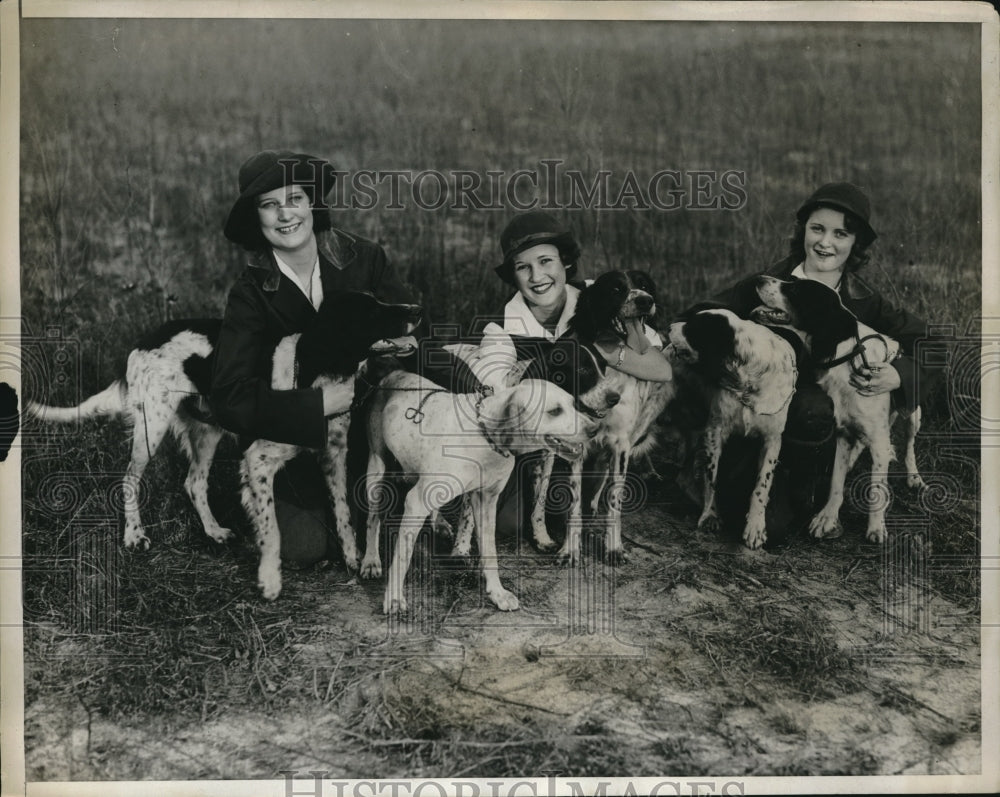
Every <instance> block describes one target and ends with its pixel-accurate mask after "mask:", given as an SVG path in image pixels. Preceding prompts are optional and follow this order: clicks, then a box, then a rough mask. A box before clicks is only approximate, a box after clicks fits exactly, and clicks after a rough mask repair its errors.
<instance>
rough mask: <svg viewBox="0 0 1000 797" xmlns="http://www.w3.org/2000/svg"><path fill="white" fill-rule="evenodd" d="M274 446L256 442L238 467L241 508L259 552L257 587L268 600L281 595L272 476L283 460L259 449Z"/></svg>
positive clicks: (276, 518)
mask: <svg viewBox="0 0 1000 797" xmlns="http://www.w3.org/2000/svg"><path fill="white" fill-rule="evenodd" d="M274 445H275V444H274V443H267V442H266V441H257V442H256V443H254V444H253V445H251V446H250V448H248V449H247V450H246V452H245V453H244V454H243V462H242V464H241V467H240V473H241V475H242V478H243V506H244V508H245V509H246V511H247V513H248V514H249V515H250V520H251V522H252V523H253V527H254V530H255V531H256V534H257V547H258V548H259V549H260V565H259V566H258V567H257V586H258V587H260V591H261V594H263V596H264V598H266V599H267V600H269V601H273V600H274V599H275V598H277V597H278V595H279V594H280V593H281V536H280V535H281V532H280V530H279V528H278V517H277V515H276V514H275V510H274V475H275V473H277V472H278V470H279V469H280V467H281V464H282V463H283V462H284V461H285V460H284V459H280V458H277V457H273V456H268V454H267V453H265V452H264V451H263V450H262V447H263V446H274Z"/></svg>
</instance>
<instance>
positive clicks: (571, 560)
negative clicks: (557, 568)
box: [556, 544, 582, 567]
mask: <svg viewBox="0 0 1000 797" xmlns="http://www.w3.org/2000/svg"><path fill="white" fill-rule="evenodd" d="M581 558H582V557H581V555H580V546H579V545H566V544H563V547H562V548H560V549H559V551H558V552H557V553H556V560H557V561H558V562H559V563H560V564H562V565H565V566H566V567H579V566H580V561H581Z"/></svg>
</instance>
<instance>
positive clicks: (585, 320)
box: [569, 285, 600, 343]
mask: <svg viewBox="0 0 1000 797" xmlns="http://www.w3.org/2000/svg"><path fill="white" fill-rule="evenodd" d="M596 310H597V308H596V292H595V289H594V285H588V286H587V287H586V288H584V289H583V290H581V291H580V295H579V296H578V297H577V300H576V312H575V313H573V317H572V318H571V319H570V320H569V328H570V329H572V330H573V331H574V332H576V334H577V335H578V336H579V338H580V340H582V341H584V342H586V343H593V342H594V341H595V340H596V339H597V335H598V333H599V331H600V328H599V326H598V321H597V313H596Z"/></svg>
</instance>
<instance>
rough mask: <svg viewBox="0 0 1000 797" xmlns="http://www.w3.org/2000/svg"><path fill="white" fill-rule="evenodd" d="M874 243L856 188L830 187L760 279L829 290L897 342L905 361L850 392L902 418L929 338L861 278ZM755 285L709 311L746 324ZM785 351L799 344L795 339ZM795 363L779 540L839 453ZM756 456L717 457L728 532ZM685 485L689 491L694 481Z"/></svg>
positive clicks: (819, 192) (772, 523)
mask: <svg viewBox="0 0 1000 797" xmlns="http://www.w3.org/2000/svg"><path fill="white" fill-rule="evenodd" d="M877 237H878V236H877V234H876V232H875V230H874V229H873V227H872V224H871V203H870V201H869V199H868V196H867V195H866V194H865V192H864V191H862V190H861V189H860V188H858V187H857V186H856V185H853V184H852V183H846V182H837V183H827V184H825V185H823V186H820V187H819V188H818V189H816V191H814V192H813V193H812V194H811V195H810V196H809V197H808V198H807V199H806V200H805V202H803V203H802V205H801V206H800V207H799V209H798V211H797V212H796V214H795V228H794V232H793V234H792V237H791V240H790V246H789V253H788V256H787V257H785V258H784V259H783V260H781V261H779V262H778V263H776V264H774V265H773V266H771V268H769V269H768V270H767V271H765V272H764V273H766V274H769V275H771V276H774V277H778V278H779V279H783V280H791V279H811V280H817V281H819V282H822V283H824V284H826V285H828V286H830V287H831V288H833V289H834V290H836V291H837V293H838V294H839V295H840V299H841V301H842V302H843V304H844V306H845V307H846V308H847V309H848V310H850V311H851V312H852V313H854V315H855V316H856V317H857V318H858V320H859V321H861V322H862V323H864V324H867V325H868V326H870V327H872V328H873V329H874V330H875V331H876V332H880V333H882V334H884V335H889V336H890V337H892V338H895V339H896V340H897V341H899V343H900V345H901V347H902V351H903V354H902V355H901V356H900V357H898V358H897V359H896V360H895V361H893V362H892V363H891V364H888V363H887V364H882V365H881V366H879V367H878V368H874V369H861V370H860V373H858V374H856V375H855V376H854V377H853V378H852V383H853V384H854V387H855V388H856V389H857V390H858V392H859V393H862V394H863V395H876V394H879V393H891V400H892V407H893V409H894V410H896V411H899V412H901V413H903V414H904V415H908V414H909V413H911V412H913V410H914V409H915V408H916V407H917V406H919V404H920V401H921V396H922V395H923V396H926V395H927V391H928V389H929V388H930V387H931V386H932V385H933V384H934V382H935V379H934V377H935V376H936V374H935V373H934V372H932V371H930V370H928V369H926V368H918V367H917V364H916V362H915V360H914V356H913V355H914V350H915V347H916V342H917V341H918V340H919V339H921V338H923V337H926V335H927V325H926V323H925V322H924V321H922V320H921V319H919V318H917V317H916V316H914V315H912V314H911V313H909V312H907V311H906V310H904V309H902V308H897V307H895V306H894V305H893V304H892V303H891V302H889V301H888V300H887V299H885V298H884V297H883V296H881V295H880V294H879V292H878V291H876V290H875V289H874V288H873V287H872V286H871V285H869V284H868V283H867V282H865V281H864V280H863V279H862V278H861V277H860V276H859V275H858V272H859V271H860V270H861V269H862V268H863V267H864V266H865V265H866V264H867V263H868V261H869V257H870V256H869V253H868V249H869V247H870V246H871V245H872V243H874V241H875V239H876V238H877ZM757 276H758V274H757V273H755V274H753V275H752V276H750V277H748V278H746V279H744V280H741V281H740V282H738V283H737V284H736V285H734V286H732V287H730V288H728V289H726V290H724V291H722V292H721V293H718V294H716V296H714V297H713V299H712V301H713V303H720V304H723V305H725V306H728V307H730V308H731V309H732V310H734V311H735V312H736V313H737V314H738V315H740V316H741V317H743V318H748V317H749V316H750V314H751V312H752V311H753V310H754V308H756V307H757V306H758V305H759V304H760V299H759V298H758V296H757V289H756V279H757ZM790 342H792V343H793V345H797V344H798V341H797V339H795V338H793V339H792V340H791V341H790ZM797 356H798V357H799V381H798V384H797V386H796V392H795V394H794V396H793V397H792V401H791V404H790V405H789V409H788V421H787V423H786V426H785V433H784V436H783V438H782V447H781V453H780V456H779V466H778V468H777V470H776V472H775V481H774V485H773V487H772V489H771V498H770V502H769V504H768V519H767V526H768V534H769V538H770V536H771V532H772V530H774V531H778V532H779V534H780V532H781V530H782V529H784V530H786V531H787V530H792V529H795V528H798V527H799V526H800V525H802V523H803V522H805V521H808V519H809V518H810V517H811V516H812V514H813V513H814V511H815V510H816V509H817V508H818V507H819V506H821V505H822V503H823V502H824V501H825V500H826V490H827V486H828V485H829V478H830V471H831V468H832V465H833V456H834V452H835V449H836V441H835V439H834V434H833V433H834V431H835V420H834V417H833V402H832V401H831V399H830V398H829V397H828V396H827V395H826V393H824V392H823V391H822V390H821V389H820V388H819V386H818V385H816V383H815V381H814V378H813V375H812V368H811V367H810V363H809V360H808V354H807V353H806V352H805V351H804V350H802V348H801V346H800V345H799V350H798V352H797ZM918 372H919V376H918ZM756 456H757V455H756V450H755V447H754V445H753V444H751V443H748V442H747V441H745V440H741V439H738V438H732V439H731V443H730V444H729V445H727V449H726V451H725V452H724V454H723V459H722V461H721V462H720V465H719V477H718V484H719V487H720V492H719V493H718V495H717V500H718V503H719V507H720V510H722V512H723V514H724V515H726V516H728V522H727V517H723V522H724V523H726V524H727V525H729V524H730V523H731V524H732V525H734V526H738V525H741V523H742V518H743V516H745V514H746V505H747V500H748V498H749V491H750V489H751V488H752V483H753V482H752V479H753V477H754V475H755V471H756ZM685 476H686V477H687V478H688V481H689V480H690V473H686V474H685ZM684 480H685V479H684V478H682V481H684ZM689 483H690V482H689ZM689 492H690V490H689Z"/></svg>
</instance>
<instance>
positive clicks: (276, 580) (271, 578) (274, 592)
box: [257, 572, 281, 601]
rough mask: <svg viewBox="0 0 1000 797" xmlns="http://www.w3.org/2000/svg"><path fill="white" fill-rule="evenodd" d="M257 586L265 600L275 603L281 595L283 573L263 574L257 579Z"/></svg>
mask: <svg viewBox="0 0 1000 797" xmlns="http://www.w3.org/2000/svg"><path fill="white" fill-rule="evenodd" d="M257 586H258V587H260V594H261V595H263V596H264V599H265V600H269V601H273V600H274V599H276V598H277V597H278V595H280V594H281V573H280V572H278V573H272V572H267V573H261V574H260V575H259V576H258V578H257Z"/></svg>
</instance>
